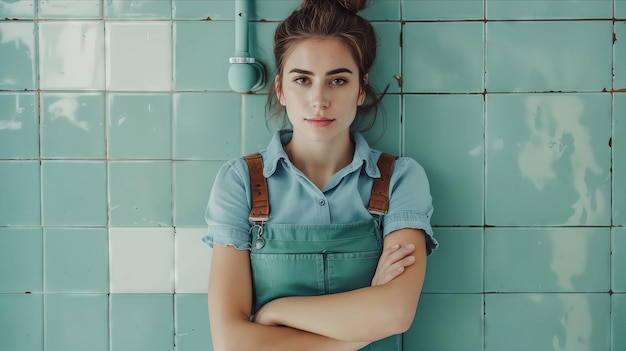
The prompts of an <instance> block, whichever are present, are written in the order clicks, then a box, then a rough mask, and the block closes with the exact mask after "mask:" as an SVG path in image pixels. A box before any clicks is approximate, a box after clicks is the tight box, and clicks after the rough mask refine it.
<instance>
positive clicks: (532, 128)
mask: <svg viewBox="0 0 626 351" xmlns="http://www.w3.org/2000/svg"><path fill="white" fill-rule="evenodd" d="M610 98H611V96H610V94H505V95H499V94H489V95H487V123H486V125H487V129H486V138H487V139H486V148H487V150H486V158H487V163H486V221H487V224H489V225H496V226H500V225H608V224H609V223H610V208H611V207H610V198H611V195H610V177H609V172H610V167H611V161H610V157H611V155H610V153H611V150H610V148H609V147H608V144H609V137H610V124H611V123H610V117H609V116H610V114H611V113H610V106H611V102H610V100H611V99H610ZM537 204H541V206H537Z"/></svg>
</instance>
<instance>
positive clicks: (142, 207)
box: [109, 161, 172, 227]
mask: <svg viewBox="0 0 626 351" xmlns="http://www.w3.org/2000/svg"><path fill="white" fill-rule="evenodd" d="M171 188H172V163H171V161H169V162H166V161H162V162H157V161H155V162H149V161H146V162H109V204H110V209H109V215H110V225H111V226H118V227H119V226H133V227H134V226H140V227H170V226H171V225H172V190H171Z"/></svg>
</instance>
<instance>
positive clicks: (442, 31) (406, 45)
mask: <svg viewBox="0 0 626 351" xmlns="http://www.w3.org/2000/svg"><path fill="white" fill-rule="evenodd" d="M402 38H403V39H402V43H403V44H402V48H403V52H402V55H403V70H402V84H403V91H404V92H481V93H482V92H483V90H484V86H483V71H484V69H483V46H484V39H483V38H484V35H483V23H482V22H428V23H415V22H413V23H406V24H405V25H404V29H403V36H402Z"/></svg>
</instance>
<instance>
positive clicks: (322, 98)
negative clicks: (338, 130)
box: [311, 85, 330, 109]
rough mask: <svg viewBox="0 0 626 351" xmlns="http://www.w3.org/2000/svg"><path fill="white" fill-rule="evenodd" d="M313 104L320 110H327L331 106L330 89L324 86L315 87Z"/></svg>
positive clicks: (312, 91)
mask: <svg viewBox="0 0 626 351" xmlns="http://www.w3.org/2000/svg"><path fill="white" fill-rule="evenodd" d="M311 104H312V105H313V107H315V108H318V109H322V108H327V107H328V105H329V104H330V94H329V91H328V88H326V87H325V86H323V85H318V86H313V88H312V89H311Z"/></svg>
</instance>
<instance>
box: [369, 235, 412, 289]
mask: <svg viewBox="0 0 626 351" xmlns="http://www.w3.org/2000/svg"><path fill="white" fill-rule="evenodd" d="M413 251H415V245H413V244H407V245H400V244H395V245H391V246H388V247H385V248H384V249H383V253H382V255H381V256H380V259H379V260H378V266H377V267H376V273H374V278H372V286H377V285H385V284H387V283H389V282H390V281H392V280H394V279H395V278H396V277H397V276H399V275H400V274H402V273H403V272H404V269H405V268H406V267H408V266H410V265H412V264H413V263H415V257H414V256H413V255H411V254H412V253H413Z"/></svg>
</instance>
